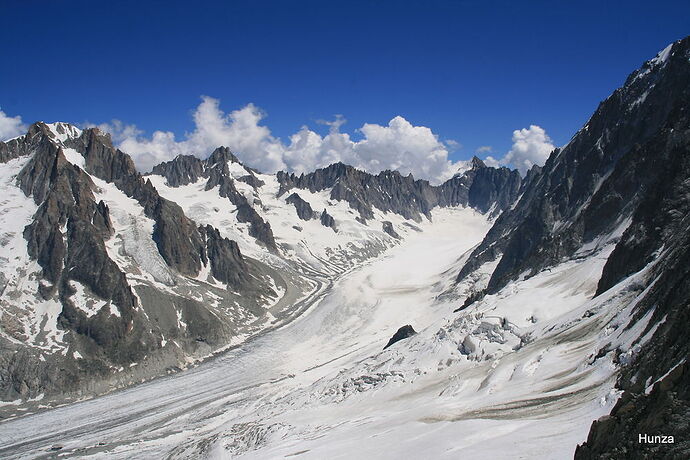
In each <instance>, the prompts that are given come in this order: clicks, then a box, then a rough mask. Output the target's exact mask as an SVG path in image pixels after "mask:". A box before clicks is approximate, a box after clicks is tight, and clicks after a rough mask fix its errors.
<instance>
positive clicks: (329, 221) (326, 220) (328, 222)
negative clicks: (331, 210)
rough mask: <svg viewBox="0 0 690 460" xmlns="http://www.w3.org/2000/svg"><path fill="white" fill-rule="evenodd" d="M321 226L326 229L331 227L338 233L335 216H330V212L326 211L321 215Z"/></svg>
mask: <svg viewBox="0 0 690 460" xmlns="http://www.w3.org/2000/svg"><path fill="white" fill-rule="evenodd" d="M320 219H321V225H323V226H324V227H330V228H332V229H333V231H334V232H337V231H338V228H337V227H336V225H335V219H334V218H333V216H331V215H330V214H328V212H327V211H326V210H325V209H324V210H323V212H322V213H321V218H320Z"/></svg>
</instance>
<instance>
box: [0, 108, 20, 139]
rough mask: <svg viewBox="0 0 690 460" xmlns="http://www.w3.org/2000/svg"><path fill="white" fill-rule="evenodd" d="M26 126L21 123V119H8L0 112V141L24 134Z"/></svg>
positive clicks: (17, 117) (8, 117)
mask: <svg viewBox="0 0 690 460" xmlns="http://www.w3.org/2000/svg"><path fill="white" fill-rule="evenodd" d="M26 130H27V126H26V125H25V124H24V123H22V117H20V116H19V115H17V116H16V117H10V116H9V115H7V114H5V112H3V111H2V110H0V141H4V140H7V139H12V138H13V137H17V136H21V135H22V134H24V133H26Z"/></svg>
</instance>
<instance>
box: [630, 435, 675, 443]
mask: <svg viewBox="0 0 690 460" xmlns="http://www.w3.org/2000/svg"><path fill="white" fill-rule="evenodd" d="M637 442H638V443H640V444H674V443H675V442H676V440H675V439H673V436H666V435H654V436H652V435H649V434H638V437H637Z"/></svg>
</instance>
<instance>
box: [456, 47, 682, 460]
mask: <svg viewBox="0 0 690 460" xmlns="http://www.w3.org/2000/svg"><path fill="white" fill-rule="evenodd" d="M689 107H690V38H685V39H683V40H681V41H679V42H676V43H675V44H673V47H672V48H671V51H670V53H669V54H668V58H667V60H665V61H662V60H659V59H654V60H652V61H649V62H647V63H645V65H644V66H643V67H642V68H641V69H640V70H638V71H636V72H633V73H632V74H631V75H630V76H629V77H628V79H627V81H626V83H625V86H623V87H622V88H620V89H618V90H616V91H615V92H614V93H613V94H612V95H611V96H610V97H609V98H607V99H606V100H605V101H604V102H602V103H601V104H600V105H599V108H598V109H597V111H596V112H595V113H594V115H593V116H592V117H591V118H590V120H589V122H588V123H587V125H586V126H585V127H584V128H582V129H581V130H580V131H579V132H578V133H577V134H576V135H575V136H574V137H573V139H572V140H571V141H570V143H569V144H568V145H567V146H565V147H564V148H563V149H562V150H556V151H554V152H553V153H552V154H551V156H550V158H549V159H548V161H547V162H546V164H545V165H544V166H543V168H541V169H533V170H532V171H530V173H529V174H528V176H527V178H526V180H525V185H524V187H523V192H522V193H523V194H522V197H521V198H520V200H519V202H518V203H517V204H516V205H515V207H514V208H513V209H508V210H506V211H505V212H504V213H503V214H502V215H501V216H500V217H499V218H498V219H497V220H496V223H495V225H494V226H493V228H492V229H491V230H490V231H489V232H488V234H487V236H486V238H485V239H484V241H483V242H482V243H481V244H480V246H479V247H478V248H477V249H476V250H475V251H474V252H473V254H472V255H471V256H470V259H469V262H468V263H467V264H466V265H465V267H463V269H462V270H461V272H460V274H459V277H458V278H459V279H462V278H463V277H465V276H466V275H468V274H470V273H472V272H473V271H474V270H475V269H476V268H478V267H479V266H480V265H481V264H483V263H484V262H487V261H490V260H495V259H497V258H498V257H500V258H501V259H500V262H499V263H498V265H497V267H496V269H495V271H494V273H493V275H492V277H491V280H490V281H489V284H488V287H487V291H488V292H496V291H497V290H499V289H500V288H502V287H503V286H505V285H506V284H507V282H509V281H510V280H511V279H515V278H516V277H517V275H518V274H520V273H524V272H527V273H529V274H535V273H537V272H538V271H540V270H541V269H543V268H544V267H548V266H549V265H552V264H556V263H558V262H560V261H563V260H565V259H567V258H570V257H573V256H575V253H576V252H577V251H579V250H581V249H582V247H583V245H584V244H586V243H589V242H593V241H594V240H595V239H597V238H600V237H607V235H611V234H612V232H613V231H614V230H616V229H622V228H625V231H624V232H623V235H622V237H620V239H618V240H616V239H613V240H612V242H613V243H615V244H616V246H615V249H614V251H613V253H612V254H611V255H610V256H609V258H608V260H607V262H606V265H605V267H604V269H603V273H602V276H601V278H600V280H599V285H598V288H597V293H596V294H597V295H598V294H601V293H603V292H605V291H607V290H608V289H609V288H611V287H612V286H614V285H615V284H617V283H618V282H619V281H621V280H622V279H624V278H626V277H627V276H629V275H631V274H633V273H636V272H639V271H640V270H641V269H642V268H644V267H647V270H648V271H647V272H646V273H645V277H644V281H643V285H642V286H640V287H639V289H640V292H641V295H640V298H639V299H637V303H636V305H635V309H634V310H633V316H632V319H631V323H630V324H629V325H628V327H632V326H633V325H635V323H636V322H637V321H639V320H640V319H642V318H643V317H645V314H647V313H649V312H650V311H652V310H653V313H652V315H651V319H650V320H649V322H648V323H647V324H646V327H645V330H644V331H642V332H641V334H640V335H641V336H644V335H645V334H647V333H651V334H652V335H651V338H650V339H649V340H648V341H646V342H645V343H644V345H642V347H641V350H640V352H639V353H637V354H636V355H635V357H634V359H633V361H632V362H630V363H627V364H623V365H622V366H621V371H620V375H619V378H618V382H617V387H618V388H619V389H622V390H623V391H624V393H623V396H622V397H621V399H620V400H619V402H618V403H617V404H616V406H615V407H614V408H613V410H612V412H611V414H610V415H609V416H607V417H604V418H602V419H600V420H599V421H597V422H595V423H594V424H593V425H592V427H591V429H590V433H589V437H588V439H587V442H586V443H584V444H583V445H582V446H580V447H579V448H578V449H577V452H576V454H575V457H576V458H578V459H590V458H591V459H594V458H597V459H598V458H612V459H628V458H640V459H642V458H688V457H690V443H689V442H688V435H689V434H690V426H689V425H690V424H689V423H688V420H690V399H689V396H690V378H689V377H688V376H689V375H690V373H689V372H688V364H687V357H688V356H690V340H689V336H688V334H687V324H688V322H689V321H690V283H688V279H690V186H689V185H688V184H690V156H689V155H688V152H690V116H689V115H688V108H689ZM647 382H657V383H656V384H654V387H653V389H652V390H651V392H650V393H649V394H646V392H645V386H646V384H647ZM640 434H647V435H649V436H654V435H667V436H670V435H672V436H674V437H675V443H674V444H661V443H651V444H647V443H640V442H639V439H638V437H639V435H640Z"/></svg>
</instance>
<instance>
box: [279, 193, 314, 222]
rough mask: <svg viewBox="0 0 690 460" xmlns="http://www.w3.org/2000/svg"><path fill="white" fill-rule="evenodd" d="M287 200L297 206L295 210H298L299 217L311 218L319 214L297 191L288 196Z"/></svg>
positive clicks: (303, 218)
mask: <svg viewBox="0 0 690 460" xmlns="http://www.w3.org/2000/svg"><path fill="white" fill-rule="evenodd" d="M285 202H286V203H288V204H292V205H294V206H295V210H296V211H297V217H299V218H300V219H302V220H311V219H313V218H314V217H316V216H317V214H316V213H315V212H314V210H313V209H312V208H311V205H310V204H309V203H307V202H306V201H304V200H303V199H302V197H301V196H299V195H298V194H297V193H293V194H292V195H290V196H289V197H287V198H286V199H285Z"/></svg>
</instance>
